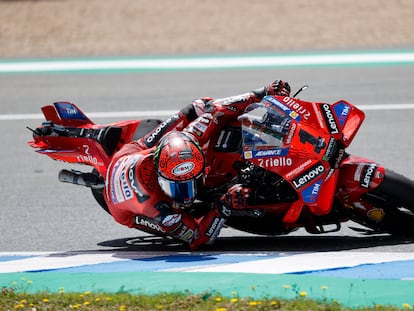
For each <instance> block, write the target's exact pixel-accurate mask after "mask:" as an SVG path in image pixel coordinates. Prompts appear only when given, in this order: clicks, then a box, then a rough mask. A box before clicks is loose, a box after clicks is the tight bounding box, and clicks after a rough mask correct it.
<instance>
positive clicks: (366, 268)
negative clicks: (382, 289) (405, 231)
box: [292, 260, 414, 280]
mask: <svg viewBox="0 0 414 311" xmlns="http://www.w3.org/2000/svg"><path fill="white" fill-rule="evenodd" d="M292 274H306V275H318V276H328V277H341V278H352V279H376V280H399V279H414V260H403V261H393V262H386V263H379V264H366V265H360V266H356V267H350V268H338V269H329V270H320V271H310V272H305V273H292Z"/></svg>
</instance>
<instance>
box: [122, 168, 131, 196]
mask: <svg viewBox="0 0 414 311" xmlns="http://www.w3.org/2000/svg"><path fill="white" fill-rule="evenodd" d="M126 176H127V174H126V173H125V171H123V172H122V173H121V187H122V192H123V194H124V198H125V199H126V200H130V199H132V197H133V195H132V190H131V188H130V187H129V185H128V182H127V177H126Z"/></svg>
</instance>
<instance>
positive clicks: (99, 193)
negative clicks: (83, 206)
mask: <svg viewBox="0 0 414 311" xmlns="http://www.w3.org/2000/svg"><path fill="white" fill-rule="evenodd" d="M92 173H93V174H95V175H99V173H98V171H97V170H96V169H95V168H94V169H93V170H92ZM91 191H92V195H93V197H94V198H95V200H96V202H98V204H99V206H100V207H102V209H103V210H104V211H105V212H107V213H108V214H109V215H111V212H110V211H109V208H108V205H107V204H106V201H105V198H104V193H103V192H104V189H103V188H102V189H95V188H91Z"/></svg>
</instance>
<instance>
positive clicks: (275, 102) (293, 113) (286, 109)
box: [265, 96, 300, 121]
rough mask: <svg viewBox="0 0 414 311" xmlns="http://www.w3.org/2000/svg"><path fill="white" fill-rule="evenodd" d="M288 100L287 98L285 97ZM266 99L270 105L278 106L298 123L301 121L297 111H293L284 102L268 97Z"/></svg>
mask: <svg viewBox="0 0 414 311" xmlns="http://www.w3.org/2000/svg"><path fill="white" fill-rule="evenodd" d="M285 98H287V97H285ZM265 99H266V100H267V101H268V102H269V103H270V104H273V105H274V106H276V107H277V108H279V109H281V110H282V111H284V112H285V113H286V114H287V115H289V116H290V117H291V118H292V119H295V120H297V121H299V120H300V116H299V115H298V113H297V112H296V111H293V110H291V109H290V108H289V107H288V106H286V105H285V104H283V103H282V102H280V101H278V100H277V99H276V98H273V97H272V96H266V97H265Z"/></svg>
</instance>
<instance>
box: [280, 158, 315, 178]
mask: <svg viewBox="0 0 414 311" xmlns="http://www.w3.org/2000/svg"><path fill="white" fill-rule="evenodd" d="M311 163H312V160H307V161H306V162H304V163H302V164H301V165H299V166H298V167H296V168H295V169H294V170H293V171H291V172H289V173H287V174H286V178H290V177H291V176H294V175H296V174H297V173H299V172H300V171H302V170H303V169H305V167H307V166H308V165H310V164H311Z"/></svg>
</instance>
